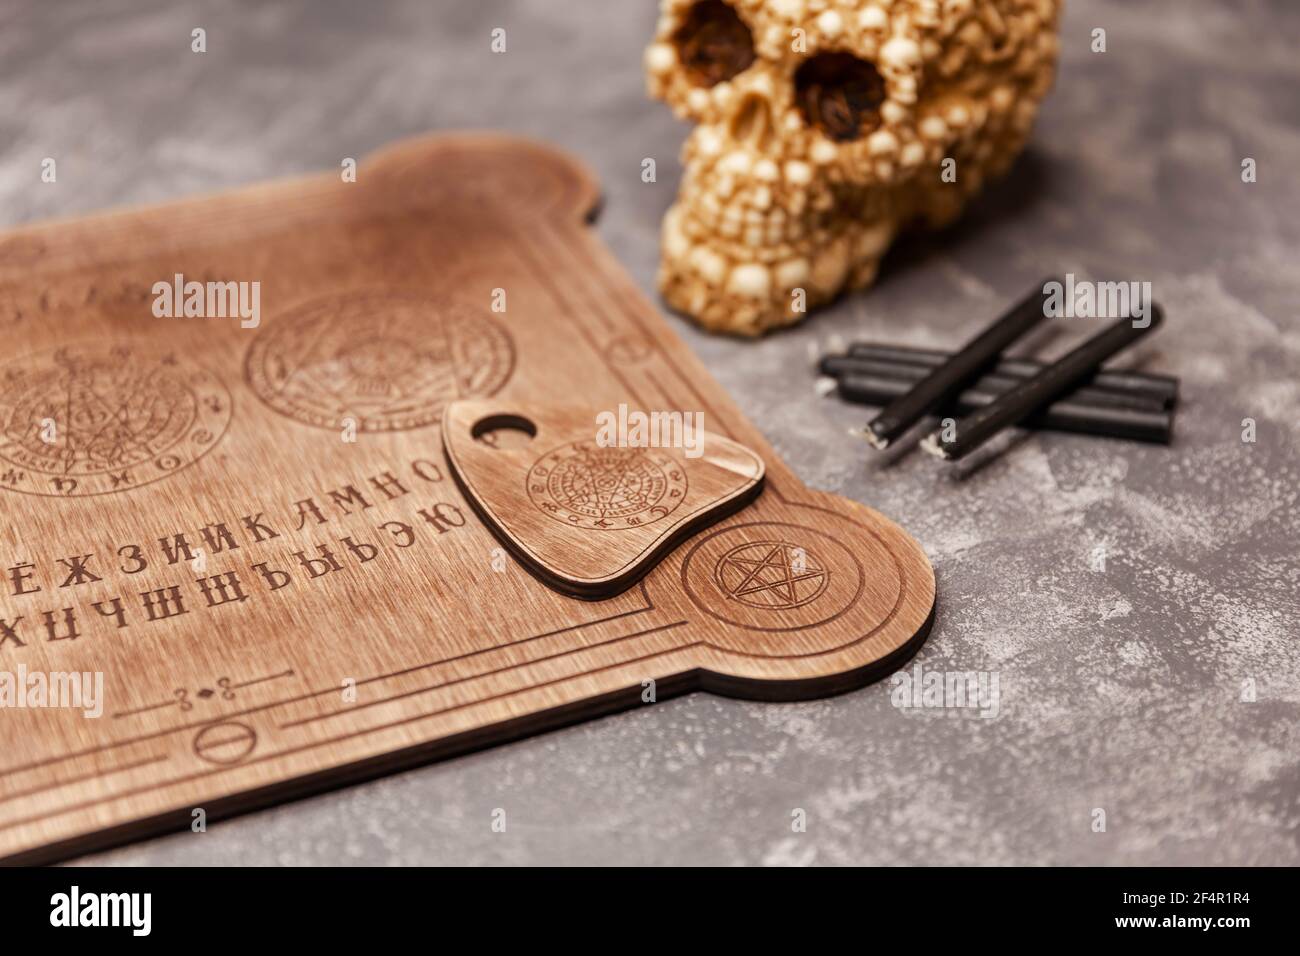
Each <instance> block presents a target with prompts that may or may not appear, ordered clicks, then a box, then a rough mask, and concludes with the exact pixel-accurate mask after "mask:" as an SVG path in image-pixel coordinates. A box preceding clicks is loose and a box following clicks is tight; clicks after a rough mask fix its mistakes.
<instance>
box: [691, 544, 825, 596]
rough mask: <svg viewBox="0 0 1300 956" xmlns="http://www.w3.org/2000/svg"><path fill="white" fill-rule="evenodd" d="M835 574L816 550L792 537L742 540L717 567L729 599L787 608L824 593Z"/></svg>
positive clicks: (721, 586) (718, 581)
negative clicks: (775, 539) (794, 540)
mask: <svg viewBox="0 0 1300 956" xmlns="http://www.w3.org/2000/svg"><path fill="white" fill-rule="evenodd" d="M831 574H832V572H831V571H830V570H829V569H828V568H826V567H825V566H824V565H823V564H822V563H821V562H820V561H819V560H818V559H817V556H816V554H815V553H814V552H812V551H809V550H808V549H807V548H804V547H801V546H799V545H797V544H791V543H790V542H789V541H752V542H747V543H745V544H738V545H736V546H735V547H734V548H732V549H731V550H730V551H728V552H727V553H726V554H724V555H723V556H722V557H721V558H719V559H718V563H717V566H716V567H715V568H714V569H713V575H714V579H715V582H716V584H717V585H718V588H719V590H721V591H722V593H723V594H725V595H726V596H727V599H728V600H731V601H739V602H740V603H741V604H747V605H749V606H750V607H759V608H769V609H786V610H788V609H790V608H796V607H802V606H803V605H805V604H808V603H810V602H812V601H815V600H817V598H819V597H821V595H822V593H823V592H824V591H825V590H826V588H827V586H828V585H829V584H830V580H831Z"/></svg>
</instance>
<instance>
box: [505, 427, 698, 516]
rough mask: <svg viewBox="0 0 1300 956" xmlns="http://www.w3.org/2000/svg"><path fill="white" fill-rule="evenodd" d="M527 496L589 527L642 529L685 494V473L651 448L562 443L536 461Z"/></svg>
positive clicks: (546, 510) (541, 506)
mask: <svg viewBox="0 0 1300 956" xmlns="http://www.w3.org/2000/svg"><path fill="white" fill-rule="evenodd" d="M525 481H526V484H527V488H528V497H529V498H530V499H531V500H532V502H533V504H534V505H536V506H537V507H538V508H539V509H541V511H543V512H544V513H546V514H548V515H550V516H551V517H552V518H554V519H555V520H556V521H562V522H564V523H565V524H567V525H569V526H571V527H575V528H585V529H589V530H593V531H624V530H627V529H628V528H637V527H643V526H645V525H648V524H651V523H653V522H655V521H658V520H659V519H660V518H666V517H667V516H668V515H670V514H672V513H673V511H675V510H676V509H677V507H678V505H680V504H681V503H682V500H683V499H684V498H685V497H686V489H687V480H686V471H685V469H684V468H682V466H681V465H680V464H678V463H677V462H675V461H673V460H672V459H671V458H670V457H669V456H667V455H664V454H662V453H659V452H656V451H655V450H654V449H650V448H606V447H602V446H600V445H598V444H597V443H596V442H594V441H581V442H571V443H570V444H567V445H562V446H560V447H559V448H556V449H554V450H552V451H550V452H548V453H547V454H545V455H543V456H542V457H541V458H539V459H538V460H537V462H536V463H534V465H533V467H532V468H530V469H529V470H528V476H527V478H526V479H525Z"/></svg>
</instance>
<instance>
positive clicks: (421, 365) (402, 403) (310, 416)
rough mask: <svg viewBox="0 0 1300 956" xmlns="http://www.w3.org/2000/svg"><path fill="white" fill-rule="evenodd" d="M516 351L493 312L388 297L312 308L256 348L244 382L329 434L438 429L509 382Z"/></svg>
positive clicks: (266, 334)
mask: <svg viewBox="0 0 1300 956" xmlns="http://www.w3.org/2000/svg"><path fill="white" fill-rule="evenodd" d="M514 365H515V347H514V342H513V341H512V339H511V338H510V335H509V333H507V332H506V330H505V329H504V328H503V327H502V326H501V325H500V324H499V323H497V322H496V321H495V320H494V319H493V318H492V317H491V315H490V314H489V313H487V312H486V311H485V310H483V309H480V308H477V307H474V306H470V305H467V304H465V303H461V302H443V301H430V300H427V299H423V298H420V297H418V296H402V295H393V294H388V293H380V292H361V293H351V294H348V295H344V296H332V297H330V298H328V299H324V300H318V301H316V302H312V303H308V304H307V305H304V306H302V307H300V308H298V309H296V310H294V311H292V312H290V313H289V314H287V315H284V316H282V317H280V318H278V319H277V320H276V321H275V322H274V323H272V324H271V325H270V326H269V327H268V328H267V329H265V330H264V331H263V332H261V333H260V334H259V335H258V337H257V339H256V340H255V341H254V342H253V344H252V346H251V347H250V348H249V350H248V355H247V356H246V358H245V361H244V375H245V377H246V378H247V380H248V383H249V385H250V386H252V388H253V390H254V391H255V392H256V393H257V395H258V397H259V398H261V399H262V401H264V402H265V403H266V404H267V405H268V406H270V407H271V408H273V409H274V410H275V411H277V412H279V413H280V414H281V415H285V416H287V417H289V418H292V419H294V420H296V421H299V422H302V423H304V424H307V425H316V426H319V427H321V428H344V427H346V426H347V425H348V423H349V422H351V423H352V425H353V427H354V428H355V429H356V430H357V431H362V432H387V431H405V430H408V429H413V428H424V427H426V426H429V425H436V424H438V423H439V422H440V421H441V420H442V413H443V410H444V409H445V408H446V407H447V405H448V403H450V402H453V401H455V400H456V399H458V398H473V397H486V396H489V395H492V394H494V393H495V392H496V391H497V390H499V389H500V388H501V387H502V386H503V385H505V383H506V382H507V381H508V380H509V379H510V375H511V373H512V372H513V371H514Z"/></svg>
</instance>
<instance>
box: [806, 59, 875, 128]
mask: <svg viewBox="0 0 1300 956" xmlns="http://www.w3.org/2000/svg"><path fill="white" fill-rule="evenodd" d="M794 88H795V101H796V102H797V103H798V105H799V111H800V112H801V113H803V118H804V120H805V121H806V122H807V123H808V125H809V126H814V127H816V128H817V129H819V130H821V131H822V132H823V133H825V134H826V135H827V136H828V137H830V138H831V139H833V140H837V141H839V142H847V141H849V140H853V139H857V138H858V137H860V136H864V135H866V134H867V133H870V132H871V131H872V130H874V129H875V128H876V127H877V126H879V125H880V104H881V103H883V102H884V101H885V80H884V78H883V77H882V76H881V75H880V73H879V72H878V71H877V70H876V68H875V67H874V66H872V65H871V64H870V63H868V62H867V61H866V60H859V59H858V58H857V57H856V56H854V55H853V54H851V53H819V54H817V55H816V56H814V57H809V58H808V59H807V60H805V61H804V62H803V63H802V64H800V66H799V69H798V70H796V71H795V74H794Z"/></svg>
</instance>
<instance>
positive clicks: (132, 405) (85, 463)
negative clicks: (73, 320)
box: [0, 345, 231, 498]
mask: <svg viewBox="0 0 1300 956" xmlns="http://www.w3.org/2000/svg"><path fill="white" fill-rule="evenodd" d="M230 417H231V401H230V393H229V392H228V391H227V390H226V387H225V386H224V385H223V384H222V383H221V381H220V380H219V379H218V378H217V377H216V376H215V375H213V374H212V373H211V372H209V371H207V370H206V369H204V368H202V367H200V366H198V365H196V364H195V363H193V362H191V361H189V360H187V359H185V358H182V357H181V356H179V355H177V354H176V353H175V352H171V351H166V350H156V349H150V348H145V347H141V346H138V345H115V346H93V345H72V346H65V347H62V348H58V349H55V350H52V351H49V352H44V353H39V354H37V355H34V356H26V357H24V358H22V359H18V360H15V361H12V362H9V363H7V364H5V365H3V366H0V488H3V489H8V490H11V491H18V492H22V493H24V494H32V495H44V496H51V497H72V498H79V497H86V496H90V495H101V494H109V493H111V492H115V491H129V490H130V489H131V488H135V487H137V486H139V485H144V484H148V483H149V482H152V481H157V480H158V479H160V478H165V477H166V476H167V475H169V474H171V473H172V472H175V471H177V470H179V469H181V468H184V467H185V466H187V465H191V464H193V463H194V462H195V461H197V460H198V459H199V458H201V457H202V456H203V455H204V454H206V453H207V452H208V451H209V450H210V449H211V448H212V447H213V446H214V445H215V444H216V443H217V441H218V440H219V439H220V438H221V436H222V435H223V434H224V433H225V431H226V427H227V426H228V425H229V424H230Z"/></svg>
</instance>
